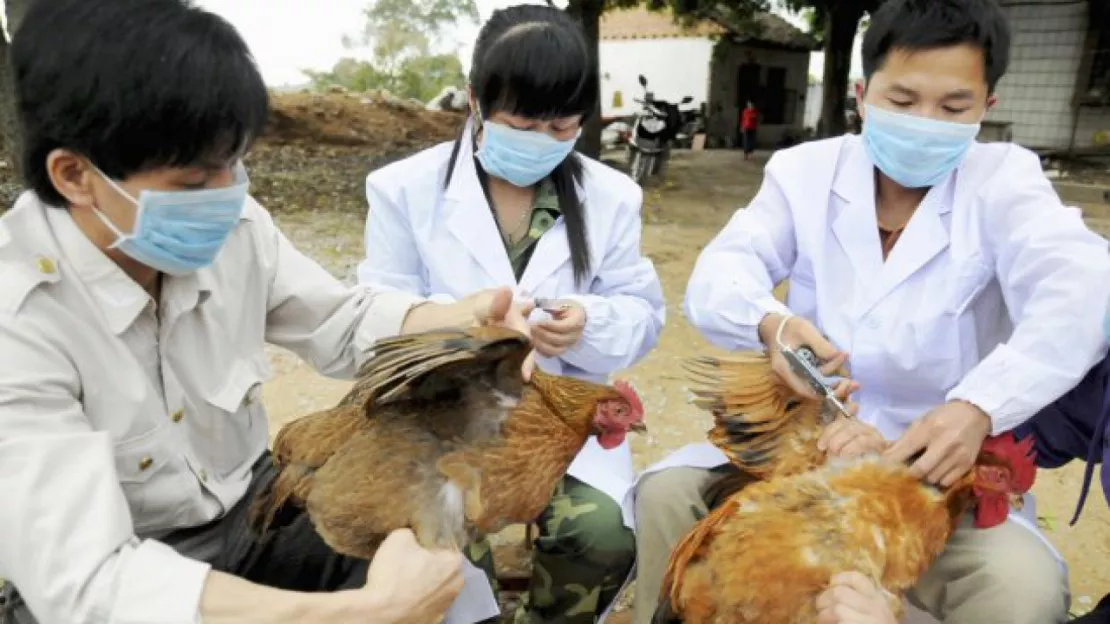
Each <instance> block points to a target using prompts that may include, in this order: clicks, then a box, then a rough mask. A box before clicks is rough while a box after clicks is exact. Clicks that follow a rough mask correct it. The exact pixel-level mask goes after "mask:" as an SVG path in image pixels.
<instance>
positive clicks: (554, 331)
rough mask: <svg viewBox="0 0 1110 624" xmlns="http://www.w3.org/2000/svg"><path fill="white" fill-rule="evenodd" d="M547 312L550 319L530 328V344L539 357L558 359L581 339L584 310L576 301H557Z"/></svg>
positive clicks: (584, 320) (584, 321)
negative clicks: (533, 346)
mask: <svg viewBox="0 0 1110 624" xmlns="http://www.w3.org/2000/svg"><path fill="white" fill-rule="evenodd" d="M556 305H557V307H555V308H553V309H552V310H549V311H548V314H551V316H552V319H551V320H549V321H540V322H539V323H536V324H535V325H533V326H532V344H533V345H535V347H536V351H537V352H539V353H540V355H545V356H547V357H559V356H560V355H562V354H564V353H566V352H567V350H569V349H570V348H571V347H573V346H574V345H575V344H577V343H578V341H579V340H581V339H582V332H583V331H584V330H585V328H586V309H585V308H583V307H582V306H581V305H580V304H579V303H578V302H576V301H565V300H559V301H557V302H556Z"/></svg>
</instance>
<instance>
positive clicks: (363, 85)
mask: <svg viewBox="0 0 1110 624" xmlns="http://www.w3.org/2000/svg"><path fill="white" fill-rule="evenodd" d="M363 15H364V17H365V18H366V23H365V25H364V26H363V28H362V30H361V31H360V32H359V34H357V35H355V36H353V37H345V38H344V42H343V43H344V45H345V46H347V47H348V48H365V49H368V50H369V52H370V53H371V54H370V58H369V59H368V60H359V59H355V58H344V59H342V60H340V61H339V62H338V63H336V65H335V67H333V68H332V69H331V71H327V72H318V71H309V70H306V71H305V72H304V73H305V74H306V75H307V76H308V77H309V78H310V79H311V81H312V86H313V88H315V89H319V90H324V89H327V88H329V87H332V86H341V87H344V88H346V89H349V90H351V91H368V90H374V89H386V90H388V91H390V92H391V93H393V94H394V95H396V96H398V97H402V98H416V99H418V100H420V101H422V102H426V101H428V100H429V99H431V98H433V97H435V96H436V95H437V94H438V93H439V92H440V91H442V90H443V88H444V87H448V86H455V87H461V86H463V85H464V84H465V82H466V77H465V76H464V75H463V71H462V63H461V62H460V61H459V58H458V55H457V54H455V53H454V51H450V52H444V53H436V52H435V51H434V50H433V43H434V42H438V41H441V40H442V38H443V34H444V33H445V31H447V30H448V29H449V28H451V27H453V26H454V25H456V24H458V23H461V22H465V21H470V22H477V21H478V8H477V6H476V5H475V3H474V0H377V1H376V2H374V3H373V4H372V5H370V6H368V7H367V8H366V9H365V10H364V11H363Z"/></svg>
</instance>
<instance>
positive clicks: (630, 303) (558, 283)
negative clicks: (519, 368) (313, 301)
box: [359, 5, 664, 624]
mask: <svg viewBox="0 0 1110 624" xmlns="http://www.w3.org/2000/svg"><path fill="white" fill-rule="evenodd" d="M598 91H599V87H598V81H597V71H596V68H595V67H594V64H593V63H592V62H591V61H590V54H589V50H588V46H587V44H586V41H585V37H584V36H583V35H582V32H581V30H580V28H579V27H578V25H577V24H576V23H575V22H574V21H573V20H571V19H570V18H569V17H568V16H567V15H566V14H565V13H564V12H562V11H559V10H557V9H553V8H550V7H545V6H535V5H523V6H516V7H511V8H508V9H504V10H499V11H496V12H495V13H494V14H493V16H492V17H491V18H490V20H489V21H488V22H487V23H486V24H485V25H484V26H483V28H482V30H481V32H480V34H479V36H478V41H477V43H476V45H475V49H474V60H473V64H472V66H471V72H470V97H471V111H472V114H471V118H470V120H469V122H468V123H467V125H466V128H465V129H464V130H463V132H462V134H461V135H460V138H459V139H458V140H457V141H455V142H454V143H453V144H452V143H447V144H443V145H440V146H438V147H434V148H432V149H429V150H427V151H425V152H422V153H420V154H417V155H416V156H413V157H411V158H409V159H407V160H404V161H401V162H399V163H395V164H392V165H389V166H387V167H385V168H383V169H381V170H378V171H375V172H373V173H371V174H370V175H369V177H368V178H367V181H366V195H367V200H368V202H369V210H370V211H369V217H368V218H367V221H366V254H367V255H366V260H365V262H363V263H362V265H361V266H360V267H359V279H360V281H361V283H363V284H366V285H370V286H372V287H373V288H375V289H390V288H392V289H397V290H401V291H405V292H408V293H413V294H415V295H419V296H422V297H429V298H431V299H432V300H437V301H453V300H454V299H455V298H457V297H459V296H461V295H462V294H464V293H466V292H467V291H468V290H471V289H475V288H489V287H494V286H511V287H513V288H514V289H515V290H516V292H517V295H518V297H519V298H520V299H521V300H531V299H549V300H551V303H550V304H547V307H549V308H552V307H553V308H559V307H562V306H566V307H565V309H563V310H561V311H557V312H555V313H553V314H546V313H543V312H541V311H537V312H536V313H535V315H534V316H533V319H532V320H533V326H532V339H533V341H534V344H535V348H536V351H537V353H538V358H537V365H538V366H539V367H540V368H541V369H543V370H545V371H548V372H551V373H555V374H562V375H570V376H575V377H580V378H585V379H592V380H599V381H603V380H606V379H607V378H608V376H609V375H610V374H611V373H613V372H615V371H619V370H621V369H624V368H627V367H629V366H631V365H632V364H633V363H635V362H636V361H637V360H639V359H640V358H642V357H643V356H644V355H646V354H647V353H648V351H650V350H651V349H652V348H653V347H654V346H655V344H656V342H657V340H658V337H659V332H660V330H661V329H662V327H663V322H664V306H663V297H662V289H661V287H660V283H659V278H658V276H657V275H656V272H655V268H654V267H653V265H652V263H651V261H650V260H648V259H647V258H645V257H644V256H643V255H642V254H641V252H640V227H641V226H640V209H641V201H642V191H641V190H640V188H639V187H638V186H637V185H636V184H634V183H633V182H632V180H631V179H629V178H628V177H627V176H625V175H624V174H622V173H619V172H617V171H616V170H614V169H611V168H610V167H608V166H606V165H603V164H601V163H598V162H596V161H594V160H591V159H589V158H586V157H584V156H582V155H579V154H577V153H575V152H574V151H573V150H574V146H575V141H576V139H577V138H578V136H579V134H580V133H581V128H582V125H583V123H584V122H585V121H586V119H587V118H588V116H589V115H590V114H591V112H592V111H593V110H594V106H595V104H596V103H597V100H598V97H599V93H598ZM634 477H635V473H634V471H633V469H632V464H631V454H630V451H629V448H628V444H627V442H625V443H624V444H623V445H621V446H620V447H618V448H617V449H616V450H612V451H605V450H603V449H602V448H601V447H600V446H598V445H597V443H596V441H595V440H594V439H592V438H591V439H590V441H589V442H588V443H587V446H586V447H585V448H584V449H583V451H582V452H581V453H580V454H579V456H578V457H577V458H576V459H575V461H574V463H573V464H572V465H571V466H570V469H569V473H568V474H567V476H566V478H565V479H564V480H563V482H562V484H561V485H560V486H559V487H558V489H557V491H556V492H555V493H554V498H553V499H552V502H551V505H550V506H549V507H548V509H547V510H546V511H545V512H544V513H543V514H542V516H541V518H539V519H538V526H539V529H540V531H539V537H538V539H537V540H536V542H535V553H534V562H535V565H536V572H535V573H534V574H533V581H532V587H531V590H530V592H529V594H528V596H527V601H526V604H525V605H524V606H523V607H522V613H521V614H522V615H526V616H527V617H528V618H530V621H533V622H555V621H558V622H565V623H571V624H575V623H578V622H593V621H594V620H595V618H596V617H598V616H600V615H601V614H602V613H603V612H604V611H605V609H606V608H607V606H608V605H609V603H611V602H612V600H613V599H614V598H615V595H616V593H617V592H618V591H619V589H620V587H621V586H622V584H623V582H624V580H625V577H626V576H627V573H628V571H629V569H630V568H631V566H632V563H633V557H634V552H635V546H634V538H633V535H632V532H631V530H630V529H629V528H628V527H626V526H625V525H624V522H623V519H622V510H621V507H620V502H621V501H623V499H624V496H625V494H626V493H627V491H628V490H629V488H630V486H631V485H632V483H633V481H634ZM470 551H471V556H472V558H473V559H476V560H479V561H477V563H479V564H480V565H481V566H482V567H483V568H485V569H486V570H487V571H488V572H490V573H492V559H491V558H490V557H489V556H488V544H477V545H472V546H471V549H470ZM483 554H484V555H487V556H484V557H482V556H480V555H483Z"/></svg>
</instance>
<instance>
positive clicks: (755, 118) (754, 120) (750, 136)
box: [740, 100, 759, 160]
mask: <svg viewBox="0 0 1110 624" xmlns="http://www.w3.org/2000/svg"><path fill="white" fill-rule="evenodd" d="M757 128H759V109H757V108H756V107H755V104H754V103H753V102H752V101H751V100H748V105H747V107H745V108H744V110H743V111H742V112H741V113H740V138H741V144H742V145H743V146H744V160H747V159H748V158H749V157H750V156H751V154H752V152H754V151H755V131H756V129H757Z"/></svg>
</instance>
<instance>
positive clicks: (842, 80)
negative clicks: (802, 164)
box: [819, 2, 864, 136]
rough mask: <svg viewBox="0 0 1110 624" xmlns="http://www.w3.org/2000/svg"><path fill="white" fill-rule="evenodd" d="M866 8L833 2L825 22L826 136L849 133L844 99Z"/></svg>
mask: <svg viewBox="0 0 1110 624" xmlns="http://www.w3.org/2000/svg"><path fill="white" fill-rule="evenodd" d="M863 14H864V7H863V6H862V5H861V4H860V3H859V2H830V3H829V8H828V16H827V19H826V20H825V75H824V78H823V83H824V84H823V85H822V88H821V123H820V126H819V127H820V129H821V130H822V136H840V135H841V134H844V131H845V130H846V123H845V119H844V99H845V96H846V95H847V92H848V74H849V72H850V71H851V69H852V46H853V44H854V43H855V39H856V32H857V31H858V30H859V21H860V20H861V19H862V18H863Z"/></svg>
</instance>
